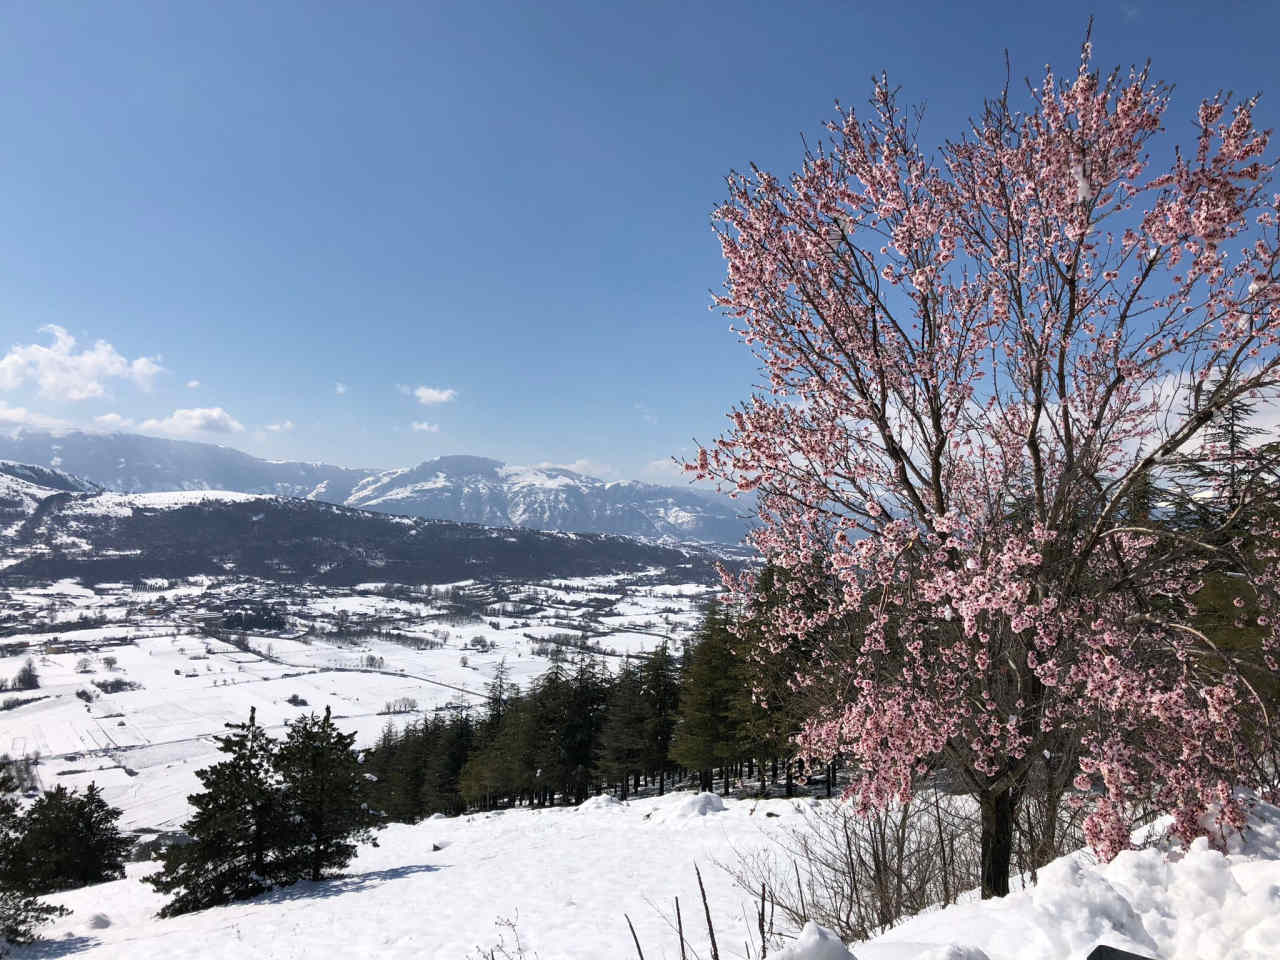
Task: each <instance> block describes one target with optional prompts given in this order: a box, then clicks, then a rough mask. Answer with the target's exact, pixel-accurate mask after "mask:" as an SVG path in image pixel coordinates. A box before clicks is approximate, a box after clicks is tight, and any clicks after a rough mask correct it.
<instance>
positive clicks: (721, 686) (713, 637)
mask: <svg viewBox="0 0 1280 960" xmlns="http://www.w3.org/2000/svg"><path fill="white" fill-rule="evenodd" d="M733 644H734V637H733V634H732V633H731V632H730V630H729V618H728V616H727V615H726V613H725V611H724V609H723V608H722V607H721V606H720V605H719V604H715V605H713V606H711V607H710V608H709V609H708V610H707V613H706V616H705V617H704V618H703V621H702V626H701V627H700V628H699V630H698V633H697V636H696V637H695V641H694V646H693V647H692V649H691V650H690V651H689V654H688V659H687V663H686V665H685V670H684V675H683V676H682V678H681V684H680V713H679V718H678V721H677V723H676V727H675V735H674V737H673V740H672V743H671V756H672V758H673V759H674V760H675V761H676V762H677V763H679V764H681V765H683V766H686V767H690V768H692V769H695V770H707V769H710V768H712V767H717V766H722V765H724V764H727V763H729V762H731V761H733V760H736V759H737V758H738V757H740V756H742V755H743V747H744V743H743V737H742V728H741V723H740V718H741V715H742V700H743V698H744V697H749V696H750V692H749V689H748V686H747V683H746V677H745V675H744V672H743V669H742V661H741V660H740V659H739V658H738V657H736V656H735V655H734V652H733Z"/></svg>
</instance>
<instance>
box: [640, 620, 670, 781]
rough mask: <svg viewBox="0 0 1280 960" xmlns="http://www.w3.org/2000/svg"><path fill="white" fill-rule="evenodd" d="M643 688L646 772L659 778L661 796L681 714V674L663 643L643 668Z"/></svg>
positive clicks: (641, 672) (641, 670)
mask: <svg viewBox="0 0 1280 960" xmlns="http://www.w3.org/2000/svg"><path fill="white" fill-rule="evenodd" d="M639 674H640V688H641V692H642V695H643V696H644V699H645V703H646V704H647V707H648V711H647V713H648V719H647V724H646V729H645V736H644V742H645V759H644V765H645V768H646V769H648V770H650V771H654V772H656V773H657V775H658V793H659V794H661V793H663V791H664V790H665V789H666V774H667V768H668V767H669V766H670V763H671V760H670V753H671V738H672V737H673V736H674V735H675V729H676V718H677V716H678V714H679V710H680V674H679V668H678V665H677V663H676V659H675V657H673V656H672V655H671V650H670V649H669V648H668V647H667V644H666V643H665V642H663V644H662V646H660V647H658V649H656V650H654V651H653V652H652V653H651V654H649V656H648V658H647V659H646V660H645V661H644V662H643V663H642V664H641V665H640V669H639Z"/></svg>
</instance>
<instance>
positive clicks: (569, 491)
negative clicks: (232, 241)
mask: <svg viewBox="0 0 1280 960" xmlns="http://www.w3.org/2000/svg"><path fill="white" fill-rule="evenodd" d="M0 457H7V458H9V459H12V460H15V461H19V462H22V463H31V464H48V465H49V466H50V467H56V468H58V469H59V470H65V471H68V472H69V473H71V474H74V475H76V476H79V477H84V478H86V479H88V480H90V481H92V482H93V483H95V484H97V485H99V486H101V487H102V488H103V489H105V490H111V491H115V492H117V493H157V492H163V491H170V490H230V491H235V492H239V493H255V494H274V495H277V496H286V497H298V498H305V499H311V500H318V501H322V502H325V503H333V504H338V505H341V506H350V507H360V508H362V509H366V510H374V511H379V512H385V513H395V514H404V515H408V516H415V517H424V518H427V519H435V520H450V521H453V522H456V523H480V524H486V525H489V526H503V527H528V528H531V529H537V530H557V531H566V532H586V533H607V534H613V535H618V536H633V537H635V536H638V537H651V538H671V539H676V540H686V541H709V542H716V543H725V544H736V543H739V542H740V541H741V540H742V538H743V536H744V535H745V534H746V531H747V529H748V526H749V525H748V522H747V520H746V519H745V515H746V514H747V513H748V512H749V511H748V510H747V508H746V506H745V505H744V504H742V503H739V502H736V501H732V500H729V499H727V498H725V497H721V496H718V495H716V494H713V493H709V492H707V491H703V490H697V489H693V488H691V487H687V486H686V487H668V486H659V485H655V484H647V483H638V482H633V481H612V482H608V481H604V480H600V479H598V478H596V477H590V476H587V475H585V474H581V473H577V472H574V471H572V470H566V469H562V468H558V467H517V466H508V465H506V464H504V463H502V462H501V461H499V460H491V459H487V458H484V457H470V456H449V457H438V458H436V459H434V460H428V461H426V462H424V463H421V464H418V465H417V466H415V467H403V468H398V469H394V470H383V471H378V470H365V469H353V468H348V467H338V466H333V465H331V464H324V463H304V462H298V461H284V460H262V459H259V458H257V457H252V456H249V455H248V454H246V453H242V452H240V451H238V450H233V449H231V448H229V447H222V446H217V445H214V444H208V443H194V442H191V441H187V440H168V439H161V438H157V437H147V436H141V435H138V434H127V433H112V434H95V433H84V432H78V431H69V432H66V433H57V434H55V433H47V432H39V431H27V430H20V431H16V432H14V433H11V434H7V435H5V434H0Z"/></svg>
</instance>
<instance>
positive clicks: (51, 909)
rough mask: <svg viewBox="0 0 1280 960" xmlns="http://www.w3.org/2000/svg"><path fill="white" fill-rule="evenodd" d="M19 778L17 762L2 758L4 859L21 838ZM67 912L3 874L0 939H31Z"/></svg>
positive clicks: (0, 842)
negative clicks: (13, 883)
mask: <svg viewBox="0 0 1280 960" xmlns="http://www.w3.org/2000/svg"><path fill="white" fill-rule="evenodd" d="M18 779H19V778H18V776H17V775H16V774H15V771H14V764H13V763H11V762H9V761H8V760H7V759H3V758H0V858H2V859H3V860H5V861H7V860H8V855H9V851H10V850H12V849H13V847H14V845H15V844H16V843H17V842H18V841H19V840H20V839H21V831H20V827H19V823H20V818H19V816H18V800H17V797H16V796H15V793H16V791H17V788H18ZM67 912H68V911H67V910H66V909H65V908H64V907H55V906H52V905H51V904H47V903H41V902H40V901H39V900H37V899H36V898H35V897H33V896H31V895H30V894H27V893H24V892H23V891H21V890H15V889H13V888H12V887H10V886H9V885H8V884H7V883H6V882H5V881H4V879H3V877H0V943H31V942H32V941H33V940H35V939H36V936H37V935H36V930H37V928H39V927H41V926H43V925H44V924H47V923H50V922H52V921H53V920H54V919H55V918H56V917H60V916H63V915H64V914H66V913H67ZM0 953H3V949H2V948H0Z"/></svg>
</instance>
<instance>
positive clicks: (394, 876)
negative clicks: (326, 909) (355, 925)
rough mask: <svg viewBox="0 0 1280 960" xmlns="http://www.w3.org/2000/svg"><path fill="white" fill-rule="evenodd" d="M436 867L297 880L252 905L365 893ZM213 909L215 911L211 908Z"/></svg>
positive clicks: (416, 866)
mask: <svg viewBox="0 0 1280 960" xmlns="http://www.w3.org/2000/svg"><path fill="white" fill-rule="evenodd" d="M439 869H440V867H439V866H437V865H435V864H429V863H414V864H408V865H406V866H403V867H391V868H390V869H388V870H370V871H369V872H368V873H355V874H343V875H342V876H337V877H330V878H329V879H326V880H319V881H314V880H299V881H298V882H297V883H295V884H293V885H292V886H288V887H277V888H276V889H274V890H271V891H269V892H267V893H264V894H262V895H261V896H259V897H255V898H254V902H255V903H287V902H289V901H293V900H319V899H324V898H328V897H336V896H340V895H341V894H344V893H354V892H356V891H358V890H368V889H369V888H370V887H376V886H379V885H381V884H383V883H387V882H389V881H391V880H403V879H405V878H406V877H412V876H414V875H416V874H419V873H434V872H435V871H437V870H439ZM215 909H216V908H215Z"/></svg>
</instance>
